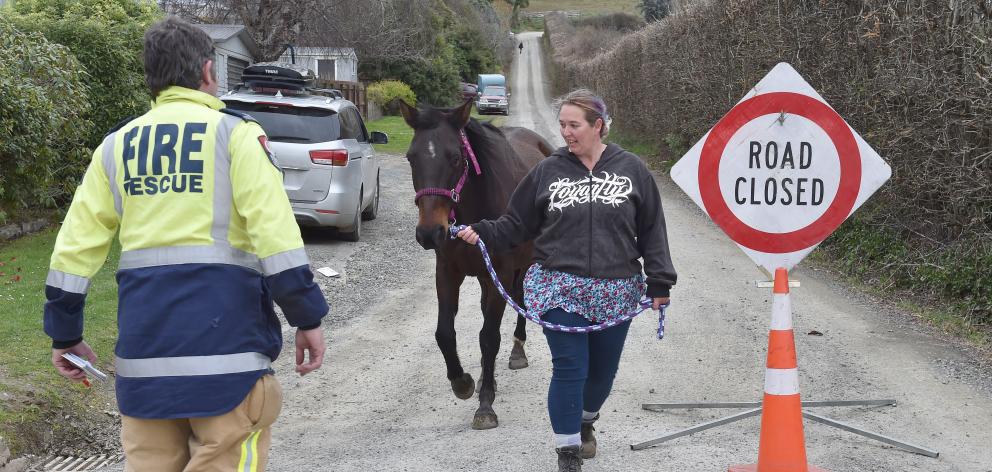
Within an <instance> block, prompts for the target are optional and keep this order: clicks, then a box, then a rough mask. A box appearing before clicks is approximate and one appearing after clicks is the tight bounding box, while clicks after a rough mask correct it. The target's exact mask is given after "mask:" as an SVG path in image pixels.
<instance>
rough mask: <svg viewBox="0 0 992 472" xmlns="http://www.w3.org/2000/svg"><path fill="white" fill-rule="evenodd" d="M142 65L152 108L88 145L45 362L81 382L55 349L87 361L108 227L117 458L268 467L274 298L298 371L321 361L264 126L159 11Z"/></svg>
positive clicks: (51, 293)
mask: <svg viewBox="0 0 992 472" xmlns="http://www.w3.org/2000/svg"><path fill="white" fill-rule="evenodd" d="M144 65H145V82H146V83H147V85H148V88H149V91H150V92H151V96H152V97H153V99H154V103H153V104H152V108H151V110H150V111H148V112H147V113H145V114H144V115H141V116H139V117H137V118H134V119H128V120H125V121H124V122H122V123H121V124H120V125H118V126H117V127H116V128H115V129H114V130H111V131H110V133H109V134H108V135H107V137H106V138H104V140H103V143H102V144H101V145H100V146H99V147H97V149H96V150H95V151H94V153H93V159H92V161H91V162H90V164H89V167H88V169H87V170H86V174H85V175H84V177H83V182H82V184H81V185H80V186H79V188H78V189H77V190H76V194H75V196H74V198H73V200H72V205H71V206H70V207H69V211H68V214H66V216H65V221H64V222H63V225H62V228H61V230H60V231H59V235H58V239H57V240H56V242H55V249H54V252H53V254H52V260H51V268H50V270H49V273H48V279H47V281H46V287H45V295H46V296H47V299H48V301H47V302H46V303H45V309H44V319H45V322H44V327H45V333H47V334H48V335H49V336H50V337H51V338H52V363H53V364H54V365H55V368H56V369H57V370H58V372H59V373H60V374H62V375H63V376H65V377H67V378H69V379H73V380H77V381H82V380H84V379H85V377H86V374H85V372H83V371H81V370H80V369H78V368H76V367H74V366H73V365H72V364H70V363H69V362H67V361H66V360H65V359H63V358H62V354H63V353H66V352H71V353H74V354H76V355H78V356H80V357H82V358H84V359H88V360H89V361H91V362H96V361H97V356H96V354H95V353H94V352H93V350H92V349H91V348H90V346H89V345H87V343H86V342H85V341H83V304H84V302H85V298H86V293H87V290H88V288H89V286H90V279H91V278H92V277H93V275H94V274H96V272H97V271H98V270H99V269H100V266H101V265H103V262H104V260H105V259H106V257H107V252H108V251H109V250H110V246H111V242H112V241H113V239H114V236H115V235H119V240H120V245H121V249H122V252H121V256H120V265H119V267H118V272H117V282H118V287H119V290H118V305H117V324H118V328H119V333H118V338H117V346H116V349H115V352H114V354H115V359H114V362H113V364H114V368H115V372H114V373H115V377H116V393H117V403H118V406H119V408H120V412H121V415H122V416H121V423H122V430H121V440H122V443H123V450H124V455H125V457H126V459H127V465H126V470H128V471H146V470H154V471H162V472H180V471H186V472H191V471H214V470H217V471H219V470H231V471H233V470H252V471H263V470H264V469H265V465H266V461H267V460H268V450H269V446H270V443H271V425H272V423H273V422H274V421H275V419H276V417H277V416H278V415H279V411H280V409H281V403H282V390H281V387H280V386H279V383H278V382H277V381H276V378H275V376H274V375H273V370H272V361H274V360H275V359H276V357H277V356H278V355H279V352H280V350H281V349H282V330H281V328H280V323H279V319H278V318H277V317H276V313H275V311H274V307H273V300H275V302H277V303H279V305H280V307H282V311H283V313H284V315H285V317H286V320H287V321H288V322H289V324H290V325H291V326H294V327H296V328H297V329H296V371H297V372H298V373H299V374H300V375H305V374H307V373H309V372H311V371H313V370H314V369H317V368H319V367H320V366H321V364H322V362H323V358H324V350H325V347H324V334H323V331H322V330H321V328H320V325H321V319H322V318H323V317H324V316H325V315H326V314H327V311H328V307H327V302H326V301H325V299H324V296H323V294H322V293H321V292H320V289H319V288H318V286H317V285H315V284H314V281H313V274H312V273H311V272H310V262H309V260H308V258H307V254H306V252H305V251H304V248H303V240H302V238H301V237H300V232H299V228H298V227H297V225H296V221H294V217H293V212H292V209H291V208H290V204H289V200H288V198H287V196H286V192H285V191H284V190H283V185H282V175H281V174H280V172H279V170H278V169H277V168H276V167H275V166H274V165H273V163H272V162H271V161H270V157H269V155H268V152H267V150H266V147H265V146H266V144H265V143H266V136H265V133H264V132H263V131H262V128H261V127H260V126H259V125H258V124H257V123H255V122H254V121H252V119H251V118H250V117H249V116H247V115H242V114H238V113H235V112H228V111H225V110H222V108H223V107H224V103H223V102H221V101H220V100H218V99H217V97H216V94H217V87H218V82H217V76H216V71H215V67H214V46H213V42H212V41H211V40H210V37H209V36H208V35H207V34H206V33H204V32H203V31H202V30H200V29H198V28H196V27H193V26H191V25H190V24H188V23H186V22H183V21H182V20H179V19H176V18H174V17H170V18H168V19H165V20H163V21H161V22H159V23H156V24H155V25H152V26H151V27H150V28H149V29H148V31H147V32H146V33H145V39H144ZM108 365H109V364H108Z"/></svg>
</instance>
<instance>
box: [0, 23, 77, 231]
mask: <svg viewBox="0 0 992 472" xmlns="http://www.w3.org/2000/svg"><path fill="white" fill-rule="evenodd" d="M81 69H82V68H81V67H80V66H79V62H78V61H77V60H76V58H75V57H73V55H72V54H71V53H70V52H69V50H68V49H67V48H65V47H63V46H61V45H58V44H55V43H52V42H50V41H48V40H46V39H45V37H44V36H42V35H41V34H39V33H27V32H23V31H21V30H19V29H18V28H16V27H15V26H14V25H13V24H12V23H11V22H10V21H9V20H8V19H6V18H5V17H2V16H0V223H2V222H3V221H5V220H6V219H7V218H8V214H7V212H14V211H17V210H23V209H27V208H37V207H39V206H46V207H51V206H54V205H55V203H56V202H57V201H58V200H61V199H64V198H66V197H68V196H71V194H72V188H74V187H75V184H76V179H75V178H73V179H71V180H68V179H66V177H67V176H66V174H67V173H69V172H67V169H73V168H75V171H76V172H79V171H80V169H79V167H80V164H81V163H82V162H85V159H86V154H87V152H86V150H85V148H84V147H83V145H84V139H85V137H86V135H87V134H88V132H89V131H90V128H91V125H92V123H90V122H89V121H88V120H87V119H86V114H87V111H88V108H89V106H88V104H87V100H86V90H85V87H84V86H83V80H84V78H85V74H84V73H83V72H82V70H81Z"/></svg>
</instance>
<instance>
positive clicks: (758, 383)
mask: <svg viewBox="0 0 992 472" xmlns="http://www.w3.org/2000/svg"><path fill="white" fill-rule="evenodd" d="M518 37H519V38H521V39H522V40H523V42H524V53H523V54H522V55H520V56H518V57H519V58H520V60H519V61H518V64H517V65H516V67H514V74H513V77H512V79H511V80H512V82H511V84H512V87H513V95H512V100H513V104H512V108H511V110H512V112H513V114H512V115H511V116H510V118H509V124H514V125H522V126H527V127H530V128H532V129H535V130H536V131H538V132H539V133H542V134H545V135H547V137H548V138H549V139H554V140H555V141H554V142H557V143H560V142H561V139H560V137H559V136H557V126H556V125H555V119H554V116H553V115H552V114H551V111H550V108H549V107H548V94H547V91H546V82H545V78H544V75H543V72H542V70H541V65H542V64H541V61H540V57H539V55H538V54H539V50H540V47H541V45H540V41H539V33H525V34H521V35H519V36H518ZM382 162H383V167H382V182H383V185H384V188H383V194H382V200H381V212H380V215H381V216H380V218H379V219H377V220H375V221H372V222H368V224H367V225H365V227H364V228H363V229H364V231H365V234H364V235H363V239H362V241H360V242H358V243H347V242H341V241H336V240H334V239H332V238H330V237H328V236H324V235H322V234H320V233H318V232H307V233H305V235H304V236H305V239H306V242H307V250H308V253H309V254H310V257H311V260H312V261H313V264H314V267H321V266H330V267H332V268H334V269H335V270H338V271H339V272H341V273H342V275H341V276H340V277H338V278H325V277H323V276H320V275H318V276H317V277H318V279H319V282H320V284H321V286H322V287H323V288H324V290H325V293H327V295H328V297H329V299H330V302H331V307H332V308H331V309H332V314H331V315H330V321H329V322H327V323H325V325H324V326H325V329H326V332H327V334H328V337H329V351H328V356H327V361H326V364H325V366H324V368H323V369H321V370H320V371H318V372H316V373H313V374H311V375H309V376H307V377H303V378H300V377H297V376H295V375H294V374H293V373H292V366H291V364H292V352H291V351H289V350H287V351H286V352H285V353H284V355H283V356H282V357H281V358H280V359H279V361H278V362H277V363H276V369H277V371H278V375H279V379H280V381H281V382H282V384H283V387H284V389H285V406H284V408H283V413H282V415H281V417H280V419H279V421H278V422H277V423H276V426H275V432H274V436H275V437H274V441H273V442H274V445H273V449H272V454H271V460H270V468H269V469H270V470H274V471H441V470H445V471H447V470H465V471H476V470H478V471H483V470H485V471H551V470H555V466H554V461H555V455H554V452H553V449H552V436H551V430H550V425H549V423H548V420H547V412H546V409H545V399H546V391H547V385H548V382H549V379H550V373H551V360H550V355H549V352H548V348H547V345H546V343H545V342H544V339H543V336H542V335H541V333H540V332H539V330H538V329H536V328H535V326H536V325H530V326H529V327H528V328H529V333H530V338H529V341H528V343H527V350H528V356H529V357H530V364H531V365H530V367H528V368H526V369H523V370H518V371H510V370H509V369H508V368H507V365H506V363H507V358H508V356H509V350H510V342H511V339H512V323H511V322H509V320H512V317H511V316H509V314H508V315H507V316H506V317H505V320H508V321H507V322H504V324H503V342H504V345H503V349H502V350H501V351H500V357H499V360H498V361H497V369H496V376H497V382H498V385H499V390H498V391H497V397H496V402H495V404H494V405H493V406H494V408H495V410H496V413H497V414H498V415H499V420H500V426H499V427H498V428H496V429H493V430H488V431H474V430H472V429H471V427H470V424H471V420H472V414H473V412H474V410H475V408H476V407H477V406H478V401H477V399H476V398H475V397H473V398H472V399H470V400H465V401H462V400H458V399H456V398H455V397H454V395H453V394H452V393H451V391H450V389H449V386H448V381H447V379H445V375H444V372H445V369H444V362H443V360H442V358H441V354H440V351H439V350H438V348H437V345H436V344H435V341H434V335H433V333H434V325H435V320H436V310H437V302H436V299H435V298H434V282H433V272H434V270H433V269H434V266H433V257H434V256H433V253H432V252H429V251H424V250H423V249H421V248H420V247H419V246H418V245H417V244H416V243H415V241H414V226H415V224H416V208H415V207H414V205H413V202H412V199H413V193H414V192H413V188H412V184H411V180H410V172H409V166H408V165H407V163H406V161H405V160H404V159H403V158H402V156H384V159H382ZM656 180H657V183H658V185H659V187H660V188H661V191H662V199H663V202H664V206H665V212H666V216H667V220H668V223H669V236H670V239H671V244H672V251H673V257H674V262H675V265H676V268H677V269H678V271H679V283H678V285H677V286H676V287H675V288H674V289H673V292H672V300H673V304H672V308H671V309H670V310H669V316H668V325H667V326H668V329H667V334H666V338H665V339H664V340H662V341H658V340H656V339H655V338H654V329H655V325H656V319H654V318H653V317H652V315H651V314H645V315H642V316H641V317H639V318H637V319H636V320H635V321H634V324H633V326H632V328H631V332H630V336H629V338H628V342H627V347H626V351H625V354H624V358H623V360H622V362H621V366H620V371H619V374H618V377H617V380H616V384H615V385H616V386H615V389H614V393H613V395H612V396H611V398H610V400H609V401H608V402H607V404H606V406H605V407H604V410H603V418H602V420H601V421H600V422H599V423H597V428H598V429H599V432H598V437H599V456H598V457H596V458H595V459H593V460H589V461H586V465H585V467H584V470H586V471H590V472H595V471H648V470H668V471H722V470H726V468H727V467H728V466H729V465H732V464H739V463H753V462H754V461H755V460H756V458H757V451H758V432H759V420H758V418H757V417H755V418H751V419H747V420H744V421H741V422H738V423H734V424H731V425H726V426H722V427H720V428H717V429H713V430H709V431H706V432H702V433H698V434H695V435H692V436H688V437H683V438H679V439H676V440H673V441H671V442H668V443H664V444H662V445H660V446H658V447H655V448H651V449H647V450H643V451H631V450H630V447H629V445H630V444H631V443H633V442H637V441H641V440H646V439H649V438H653V437H656V436H659V435H661V434H664V433H667V432H671V431H675V430H678V429H681V428H685V427H689V426H691V425H693V424H696V423H700V422H705V421H709V420H712V419H716V418H718V417H720V416H724V415H728V414H732V413H736V412H738V411H740V410H730V411H720V410H700V409H696V410H681V411H669V412H650V411H645V410H642V409H641V408H640V405H641V403H642V402H703V401H757V400H759V399H760V398H761V394H762V388H763V385H764V383H763V379H764V363H765V349H766V342H767V341H766V340H767V334H768V323H769V320H770V313H771V293H770V289H759V288H756V287H755V283H754V282H755V280H757V279H759V278H761V275H760V274H759V272H758V271H757V269H756V268H755V266H754V264H753V263H752V262H751V261H750V260H749V259H748V258H747V257H746V256H745V255H744V254H743V253H742V252H741V251H740V250H739V249H738V248H737V247H736V246H735V245H733V244H732V243H731V242H730V241H729V240H728V238H727V237H726V236H725V235H724V234H723V233H722V232H721V231H720V230H719V229H718V228H717V227H716V226H715V225H714V224H712V223H711V222H710V221H709V219H708V218H707V217H706V216H705V215H704V214H703V213H702V212H701V211H700V210H699V209H698V208H697V207H696V206H695V205H694V204H693V203H692V202H691V201H690V200H688V198H686V197H685V196H684V195H683V194H682V192H681V191H680V190H679V189H678V188H677V187H676V186H675V185H674V184H673V183H672V182H671V180H670V179H669V177H668V176H667V175H661V174H658V175H657V176H656ZM793 277H794V278H796V279H799V280H800V281H801V284H802V285H801V287H799V288H795V289H793V292H792V303H793V310H794V324H795V331H796V343H797V348H798V353H799V368H800V384H801V390H802V395H803V399H804V400H841V399H868V398H874V399H878V398H892V399H895V400H897V402H898V406H895V407H876V408H820V409H817V411H816V412H817V413H821V414H824V415H826V416H830V417H832V418H835V419H837V420H839V421H843V422H846V423H850V424H853V425H857V426H861V427H864V428H868V429H870V430H873V431H876V432H879V433H881V434H884V435H888V436H892V437H895V438H899V439H902V440H904V441H908V442H910V443H914V444H918V445H920V446H924V447H927V448H930V449H935V450H937V451H939V452H940V457H939V458H937V459H932V458H928V457H924V456H921V455H917V454H912V453H908V452H904V451H901V450H898V449H895V448H893V447H891V446H887V445H884V444H882V443H880V442H877V441H874V440H870V439H866V438H862V437H860V436H855V435H853V434H850V433H847V432H844V431H841V430H837V429H834V428H830V427H827V426H823V425H820V424H816V423H809V422H807V423H806V443H807V451H808V456H809V459H810V463H811V464H814V465H817V466H819V467H823V468H826V469H828V470H831V471H835V472H845V471H850V472H854V471H960V472H988V471H992V446H990V445H992V428H990V427H989V423H990V421H992V379H990V373H989V372H990V370H989V364H988V363H983V361H982V360H981V359H982V358H981V357H980V356H979V355H977V354H974V353H972V352H971V351H970V350H969V349H967V348H966V347H964V346H961V345H960V344H958V343H956V342H954V341H952V340H946V339H944V338H942V337H941V336H939V335H938V334H936V333H933V332H932V331H931V330H930V329H929V328H926V327H923V326H921V325H920V324H919V323H917V322H916V320H914V319H912V318H911V317H909V316H907V315H905V314H902V313H898V312H894V311H892V310H890V309H887V308H884V307H882V306H881V305H879V304H877V303H875V302H873V301H872V300H870V299H867V298H866V297H864V296H861V295H858V294H856V293H854V292H852V291H851V290H850V289H849V288H847V287H845V286H843V285H842V284H840V283H838V282H837V281H836V280H835V279H834V278H833V277H832V276H831V275H830V274H827V273H824V272H821V271H812V270H808V269H803V268H802V267H800V268H799V269H797V270H796V271H795V272H794V274H793ZM462 290H463V292H462V297H461V300H462V305H461V308H462V309H461V314H460V316H459V318H458V320H457V322H456V329H457V330H458V332H459V334H460V343H459V347H458V348H459V353H460V356H461V358H462V361H463V363H464V364H465V367H466V370H467V371H469V372H471V373H472V374H473V376H475V377H476V378H478V377H479V376H478V374H479V371H480V364H479V356H480V352H479V347H478V341H477V339H478V337H477V334H476V333H477V331H478V330H479V329H481V326H482V323H481V321H482V317H481V313H480V312H479V309H478V300H479V297H480V292H479V288H478V285H477V284H475V283H473V282H472V281H471V280H468V281H467V282H466V284H465V285H464V287H463V289H462ZM814 330H815V331H819V332H821V333H822V334H823V335H822V336H815V335H807V333H809V332H811V331H814ZM285 334H286V339H287V340H291V339H292V336H291V334H292V333H291V332H290V331H288V330H287V331H286V333H285ZM290 342H291V341H290ZM287 348H290V349H291V348H292V346H291V345H289V346H287Z"/></svg>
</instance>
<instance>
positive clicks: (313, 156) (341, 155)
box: [310, 149, 348, 166]
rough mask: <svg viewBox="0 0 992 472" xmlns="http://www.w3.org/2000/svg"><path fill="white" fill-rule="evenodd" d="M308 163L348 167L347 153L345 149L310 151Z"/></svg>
mask: <svg viewBox="0 0 992 472" xmlns="http://www.w3.org/2000/svg"><path fill="white" fill-rule="evenodd" d="M310 162H313V163H314V164H321V165H325V166H346V165H348V151H347V150H345V149H327V150H321V151H310Z"/></svg>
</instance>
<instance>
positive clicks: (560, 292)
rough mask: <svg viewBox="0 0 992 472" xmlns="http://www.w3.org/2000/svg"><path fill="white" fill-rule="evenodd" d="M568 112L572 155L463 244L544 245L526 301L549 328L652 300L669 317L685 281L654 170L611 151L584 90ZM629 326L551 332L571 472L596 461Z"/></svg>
mask: <svg viewBox="0 0 992 472" xmlns="http://www.w3.org/2000/svg"><path fill="white" fill-rule="evenodd" d="M557 108H558V123H559V126H560V129H561V136H562V138H564V139H565V143H566V146H565V147H563V148H560V149H558V150H557V151H555V152H554V153H553V154H552V155H551V156H550V157H548V158H547V159H545V160H543V161H541V163H539V164H538V165H537V166H536V167H534V168H533V169H532V170H531V171H530V173H529V174H528V175H527V176H526V177H525V178H524V180H522V181H521V182H520V185H519V186H517V189H516V190H515V191H514V193H513V195H512V197H511V198H510V202H509V205H508V207H507V211H506V214H505V215H504V216H502V217H500V218H499V219H497V220H483V221H481V222H479V223H476V224H474V225H472V226H471V227H469V228H465V229H464V230H462V231H460V232H459V233H458V237H460V238H462V239H463V240H465V241H466V242H468V243H470V244H476V243H477V242H478V241H479V238H480V237H481V238H482V240H483V241H485V242H486V244H487V246H488V248H489V249H490V250H491V251H493V252H499V251H501V250H504V249H506V248H508V247H513V246H515V245H517V244H521V243H523V242H525V241H530V240H532V239H533V240H534V261H535V262H534V265H533V266H531V268H530V269H529V270H528V272H527V275H526V278H525V280H524V301H525V302H526V306H527V310H528V311H530V312H531V313H535V314H538V315H540V316H541V318H542V319H543V320H545V321H548V322H551V323H555V324H560V325H565V326H589V325H593V324H600V323H603V322H606V321H609V320H615V319H617V318H619V317H621V316H623V315H624V314H626V313H629V312H631V311H634V310H635V309H636V307H637V304H638V301H639V300H640V299H641V297H643V296H644V295H645V293H646V294H647V296H649V297H651V298H652V299H653V303H652V306H653V307H654V309H655V310H657V309H659V307H660V306H661V305H664V304H667V303H668V300H669V291H670V289H671V287H672V286H673V285H675V279H676V274H675V269H674V267H673V266H672V260H671V256H670V254H669V250H668V236H667V234H666V229H665V216H664V213H663V212H662V208H661V197H660V194H659V192H658V186H657V184H655V181H654V178H653V177H652V175H651V172H649V171H648V168H647V166H646V165H645V164H644V162H642V161H641V159H640V158H639V157H637V156H636V155H634V154H632V153H630V152H628V151H625V150H623V149H622V148H620V146H617V145H616V144H605V143H604V142H603V139H604V138H606V136H607V134H608V133H609V126H610V118H609V114H608V113H607V110H606V104H605V103H604V102H603V100H602V99H601V98H599V97H597V96H595V95H593V94H592V93H591V92H589V91H588V90H584V89H580V90H575V91H573V92H571V93H569V94H567V95H565V96H564V97H562V98H560V99H559V100H558V101H557ZM641 258H643V260H644V267H643V269H644V272H645V273H646V274H647V277H646V278H645V277H644V275H642V271H641V270H642V267H641V263H640V262H639V261H638V259H641ZM629 328H630V321H627V322H625V323H623V324H619V325H617V326H614V327H612V328H608V329H605V330H603V331H598V332H594V333H591V334H576V333H564V332H559V331H552V330H549V329H545V330H544V335H545V337H546V338H547V340H548V345H549V346H550V348H551V354H552V363H553V371H552V376H551V385H550V387H549V388H548V413H549V415H550V417H551V427H552V429H553V430H554V432H555V447H556V449H557V452H558V467H559V470H560V471H580V470H581V467H582V466H581V464H582V459H583V458H585V459H589V458H592V457H594V456H595V455H596V438H595V437H594V435H593V431H594V428H593V423H594V422H595V421H596V420H597V419H599V417H600V410H601V409H602V406H603V404H604V403H605V401H606V398H607V397H608V396H609V394H610V390H611V389H612V387H613V379H614V377H615V375H616V372H617V366H618V365H619V362H620V354H621V353H622V352H623V345H624V341H625V340H626V338H627V330H628V329H629Z"/></svg>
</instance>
